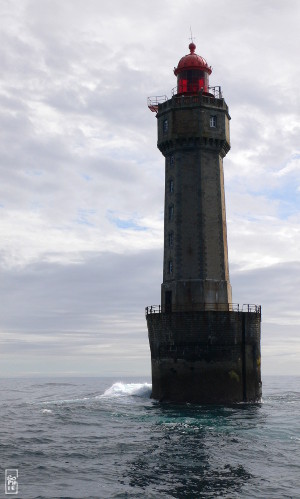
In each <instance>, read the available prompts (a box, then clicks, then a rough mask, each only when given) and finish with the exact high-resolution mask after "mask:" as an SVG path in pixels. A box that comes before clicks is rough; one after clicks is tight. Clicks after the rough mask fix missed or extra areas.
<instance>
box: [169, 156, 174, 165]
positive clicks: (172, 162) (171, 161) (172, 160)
mask: <svg viewBox="0 0 300 499" xmlns="http://www.w3.org/2000/svg"><path fill="white" fill-rule="evenodd" d="M170 166H174V156H171V157H170Z"/></svg>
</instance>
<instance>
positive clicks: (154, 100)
mask: <svg viewBox="0 0 300 499" xmlns="http://www.w3.org/2000/svg"><path fill="white" fill-rule="evenodd" d="M167 100H168V97H167V96H166V95H156V96H154V97H148V98H147V105H148V107H149V109H150V111H152V112H153V113H157V110H158V104H162V103H163V102H166V101H167Z"/></svg>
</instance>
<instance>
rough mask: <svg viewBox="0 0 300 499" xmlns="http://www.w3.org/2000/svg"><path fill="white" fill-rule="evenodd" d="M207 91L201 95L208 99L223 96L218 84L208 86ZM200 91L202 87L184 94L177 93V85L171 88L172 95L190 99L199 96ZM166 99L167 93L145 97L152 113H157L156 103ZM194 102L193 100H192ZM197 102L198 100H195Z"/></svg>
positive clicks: (201, 91) (161, 102)
mask: <svg viewBox="0 0 300 499" xmlns="http://www.w3.org/2000/svg"><path fill="white" fill-rule="evenodd" d="M208 92H209V94H210V95H209V94H208V93H204V95H203V98H204V97H206V98H208V99H212V100H213V99H223V96H222V90H221V87H220V85H218V86H215V87H208ZM202 93H203V89H201V90H200V91H199V92H187V93H186V94H185V93H184V92H183V93H182V94H179V95H178V94H177V87H174V88H172V96H173V97H174V96H176V95H178V97H180V98H181V97H185V98H188V99H191V98H195V97H196V98H199V96H202ZM167 100H168V96H167V95H156V96H153V97H148V98H147V105H148V107H149V109H150V111H152V112H153V113H157V111H158V105H159V104H163V103H164V102H166V101H167ZM193 102H194V101H193ZM197 102H198V100H197Z"/></svg>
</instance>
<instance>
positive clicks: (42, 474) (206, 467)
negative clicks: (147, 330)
mask: <svg viewBox="0 0 300 499" xmlns="http://www.w3.org/2000/svg"><path fill="white" fill-rule="evenodd" d="M0 389H1V391H0V468H1V469H0V497H3V498H9V497H16V498H17V499H18V498H22V499H33V498H34V499H37V498H39V499H42V498H47V499H55V498H61V499H62V498H64V499H67V498H70V499H75V498H80V499H88V498H97V499H99V498H100V499H102V498H103V499H104V498H138V499H144V498H145V499H147V498H149V499H150V498H151V499H159V498H180V499H181V498H187V499H191V498H195V499H196V498H197V499H198V498H216V497H222V498H230V499H231V498H262V499H271V498H274V499H275V498H276V499H283V498H293V499H296V498H300V377H288V376H282V377H268V376H266V377H265V378H264V379H263V400H262V402H261V403H259V404H255V405H253V404H238V405H234V406H202V405H190V404H184V405H174V404H171V403H160V402H157V401H154V400H152V399H151V398H150V394H151V382H150V380H149V379H147V378H145V379H144V378H141V377H139V378H119V379H118V378H51V379H50V378H47V379H46V378H44V379H37V378H35V379H1V380H0ZM1 475H2V477H1ZM9 487H12V488H9ZM13 487H15V488H13ZM16 491H17V492H18V494H16Z"/></svg>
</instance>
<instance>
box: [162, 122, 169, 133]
mask: <svg viewBox="0 0 300 499" xmlns="http://www.w3.org/2000/svg"><path fill="white" fill-rule="evenodd" d="M168 129H169V123H168V120H164V122H163V131H164V133H167V131H168Z"/></svg>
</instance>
